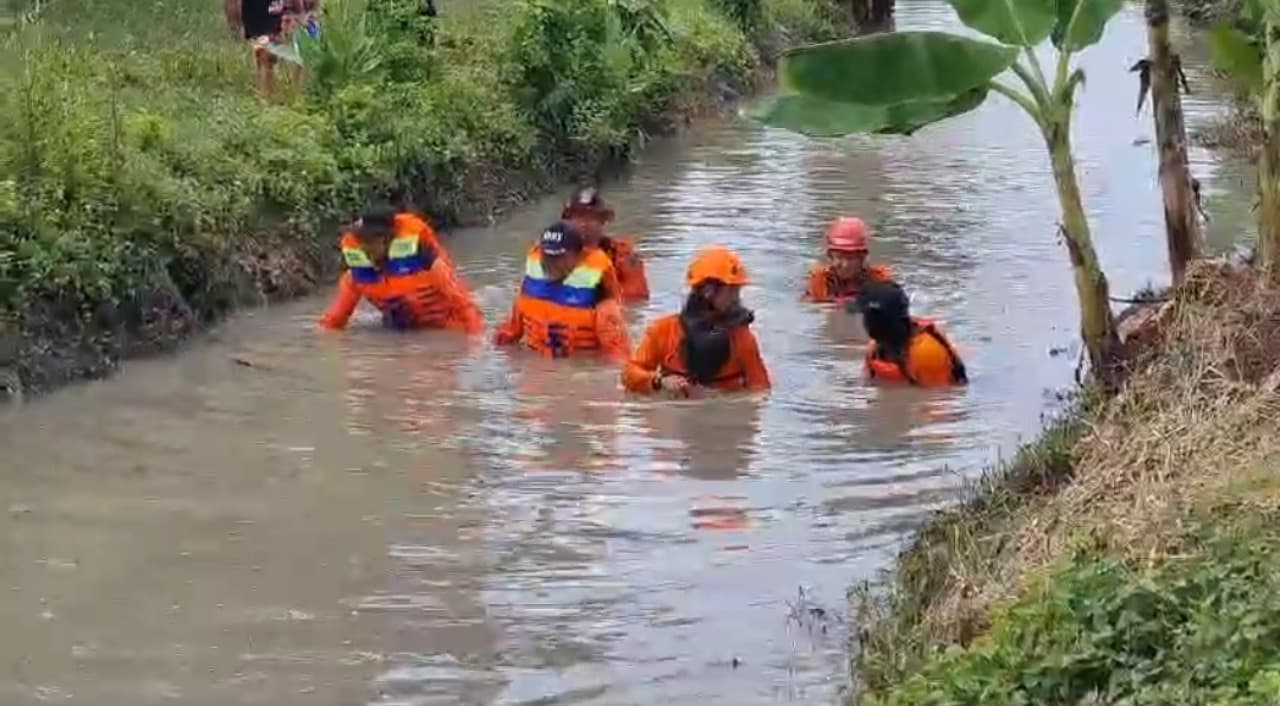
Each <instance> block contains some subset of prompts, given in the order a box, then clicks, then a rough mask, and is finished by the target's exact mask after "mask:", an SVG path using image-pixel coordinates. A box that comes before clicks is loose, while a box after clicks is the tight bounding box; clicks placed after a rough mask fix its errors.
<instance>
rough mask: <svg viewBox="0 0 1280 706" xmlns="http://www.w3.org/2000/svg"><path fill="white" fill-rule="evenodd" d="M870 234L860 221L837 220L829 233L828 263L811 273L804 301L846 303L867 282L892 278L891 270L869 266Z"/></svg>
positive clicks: (829, 229)
mask: <svg viewBox="0 0 1280 706" xmlns="http://www.w3.org/2000/svg"><path fill="white" fill-rule="evenodd" d="M870 241H871V233H870V229H869V228H867V224H866V223H864V222H863V221H862V219H861V218H853V217H843V218H838V219H836V221H835V222H834V223H832V224H831V227H830V228H828V229H827V259H826V262H822V263H819V264H818V265H815V266H814V267H813V269H812V270H811V271H810V272H809V282H808V286H807V287H806V289H805V299H807V300H809V301H814V302H831V301H847V300H850V299H853V298H855V297H857V296H858V291H859V290H860V289H861V288H862V286H863V285H864V284H866V283H868V282H884V281H887V280H890V279H892V278H893V274H892V273H891V272H890V271H889V268H888V267H885V266H883V265H872V264H869V263H868V262H867V257H868V255H869V254H870V251H871V243H870Z"/></svg>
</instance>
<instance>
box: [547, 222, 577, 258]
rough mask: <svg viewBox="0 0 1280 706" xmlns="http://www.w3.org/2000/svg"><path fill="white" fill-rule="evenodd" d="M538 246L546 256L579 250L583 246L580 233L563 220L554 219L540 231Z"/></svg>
mask: <svg viewBox="0 0 1280 706" xmlns="http://www.w3.org/2000/svg"><path fill="white" fill-rule="evenodd" d="M538 247H539V248H541V250H542V254H543V255H546V256H547V257H556V256H558V255H563V254H565V253H567V252H581V251H582V248H583V242H582V234H581V233H579V232H578V229H577V228H574V227H573V226H572V225H570V224H569V223H566V222H565V221H556V222H555V223H552V224H551V225H550V226H548V227H547V229H546V230H544V231H542V237H541V238H540V239H539V240H538Z"/></svg>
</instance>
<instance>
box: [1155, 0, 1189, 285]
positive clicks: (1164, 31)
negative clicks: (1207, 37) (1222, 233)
mask: <svg viewBox="0 0 1280 706" xmlns="http://www.w3.org/2000/svg"><path fill="white" fill-rule="evenodd" d="M1146 17H1147V40H1148V56H1149V58H1150V61H1151V108H1152V113H1154V115H1155V122H1156V143H1157V144H1158V145H1159V149H1160V191H1161V192H1162V194H1163V196H1164V225H1165V236H1166V240H1167V243H1168V246H1169V269H1170V271H1171V273H1172V275H1173V283H1174V284H1175V285H1177V284H1181V282H1182V280H1183V277H1184V276H1185V275H1186V271H1187V263H1188V262H1190V261H1191V260H1192V259H1194V258H1195V257H1196V255H1197V254H1198V252H1199V247H1200V220H1199V218H1197V214H1196V204H1195V194H1194V192H1193V190H1192V188H1191V172H1190V170H1189V169H1188V167H1187V129H1186V125H1185V123H1184V120H1183V116H1182V97H1181V94H1180V92H1179V90H1178V89H1179V85H1178V77H1179V75H1180V72H1181V67H1180V66H1178V63H1177V58H1176V57H1175V56H1174V54H1173V52H1172V50H1171V49H1170V48H1169V2H1168V0H1147V4H1146Z"/></svg>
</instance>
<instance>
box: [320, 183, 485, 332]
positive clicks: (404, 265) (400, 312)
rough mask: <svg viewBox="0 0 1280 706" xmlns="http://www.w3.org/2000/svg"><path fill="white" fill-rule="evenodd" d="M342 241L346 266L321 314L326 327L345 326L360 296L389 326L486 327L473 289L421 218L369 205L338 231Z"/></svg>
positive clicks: (468, 328)
mask: <svg viewBox="0 0 1280 706" xmlns="http://www.w3.org/2000/svg"><path fill="white" fill-rule="evenodd" d="M340 247H341V248H342V259H343V262H344V263H345V264H346V271H345V272H343V273H342V276H341V278H340V279H339V280H338V294H337V297H336V298H335V299H334V301H333V303H332V304H330V305H329V308H328V310H326V311H325V312H324V315H323V316H322V317H321V319H320V324H321V326H323V327H324V328H328V329H340V328H343V327H345V326H346V325H347V321H348V320H350V318H351V315H352V314H353V313H354V312H355V310H356V307H357V306H359V304H360V301H361V300H367V301H369V302H370V303H371V304H373V305H374V306H375V307H377V309H378V311H380V312H382V321H383V324H384V325H385V326H387V327H389V328H395V329H419V328H439V329H451V330H456V331H463V332H466V333H480V332H481V331H482V330H483V329H484V320H483V318H482V316H481V314H480V310H479V309H478V308H477V307H476V305H475V302H474V301H473V299H472V296H471V292H470V291H468V289H467V288H466V286H465V285H463V284H462V282H461V281H459V280H458V278H457V276H456V275H455V274H454V272H453V267H452V265H451V264H450V260H449V258H448V255H447V254H445V251H444V248H443V247H441V246H440V243H439V241H438V240H437V239H436V237H435V233H434V232H433V231H431V228H430V226H428V225H427V224H426V222H425V221H422V220H421V219H418V218H416V217H407V214H396V213H395V212H394V211H392V210H390V209H385V208H379V209H373V210H370V211H368V212H366V213H365V214H364V215H363V216H361V218H360V220H358V221H357V222H356V223H355V225H354V226H353V227H352V228H351V229H350V230H348V231H347V232H346V233H344V234H343V235H342V240H341V242H340Z"/></svg>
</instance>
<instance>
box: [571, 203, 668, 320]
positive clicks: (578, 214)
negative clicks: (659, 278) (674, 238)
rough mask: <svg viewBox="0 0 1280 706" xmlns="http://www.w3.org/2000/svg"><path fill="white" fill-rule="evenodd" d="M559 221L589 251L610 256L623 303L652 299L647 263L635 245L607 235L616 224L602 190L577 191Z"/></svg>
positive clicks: (628, 240)
mask: <svg viewBox="0 0 1280 706" xmlns="http://www.w3.org/2000/svg"><path fill="white" fill-rule="evenodd" d="M560 218H561V219H563V220H565V221H568V222H569V223H572V224H573V225H574V227H575V228H577V229H578V232H579V233H581V234H582V238H583V240H584V241H585V242H586V246H587V249H595V248H599V249H600V250H603V251H604V253H605V254H606V255H608V256H609V263H610V264H611V265H612V267H613V271H614V272H613V274H614V276H615V277H616V278H617V281H618V291H619V294H620V295H621V297H622V299H623V300H630V299H648V298H649V278H648V276H647V275H646V274H645V269H644V261H643V260H641V259H640V256H639V255H638V254H636V246H635V241H634V240H632V239H629V238H621V237H617V236H612V235H608V234H606V233H605V227H606V226H607V225H608V224H609V223H611V222H612V221H613V218H614V211H613V209H612V208H610V207H609V205H608V204H607V203H605V201H604V199H603V198H602V197H601V196H600V191H599V189H597V188H595V187H593V186H589V187H585V188H581V189H578V190H577V191H575V192H574V193H573V196H572V197H570V198H569V202H568V203H566V204H565V206H564V210H563V211H561V213H560Z"/></svg>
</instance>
